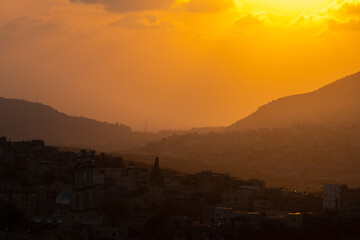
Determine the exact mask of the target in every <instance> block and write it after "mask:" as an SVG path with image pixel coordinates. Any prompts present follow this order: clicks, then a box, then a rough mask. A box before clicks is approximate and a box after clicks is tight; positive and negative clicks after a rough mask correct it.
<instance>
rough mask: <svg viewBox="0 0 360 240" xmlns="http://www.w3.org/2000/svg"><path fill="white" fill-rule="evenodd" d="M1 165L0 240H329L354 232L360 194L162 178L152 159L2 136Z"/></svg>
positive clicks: (219, 177)
mask: <svg viewBox="0 0 360 240" xmlns="http://www.w3.org/2000/svg"><path fill="white" fill-rule="evenodd" d="M0 160H1V162H0V164H1V175H0V176H1V184H0V206H1V208H0V226H1V228H0V239H54V240H55V239H61V240H62V239H86V240H87V239H94V240H96V239H119V240H120V239H179V240H180V239H262V238H263V237H264V236H267V239H285V238H286V237H290V238H292V239H297V237H298V238H299V239H300V238H306V239H319V238H320V237H321V238H323V237H326V238H328V239H337V238H339V237H348V236H352V234H353V235H354V236H356V234H358V233H359V232H358V228H356V227H358V226H359V224H358V221H357V220H358V219H360V208H359V206H360V189H355V188H348V187H347V186H346V185H341V184H325V185H324V186H323V188H322V191H321V192H297V191H296V189H286V188H267V187H266V183H265V182H264V181H262V180H259V179H249V180H241V179H238V178H235V177H232V176H230V174H223V173H222V174H219V173H214V172H211V171H202V172H199V173H197V174H183V173H180V172H176V171H174V170H170V169H163V168H161V165H160V164H161V160H160V159H159V158H158V157H156V158H154V165H153V166H151V165H145V164H141V163H139V164H138V163H134V162H126V161H125V160H123V159H122V158H121V157H118V156H116V157H114V156H109V155H106V154H105V153H100V154H97V153H96V152H95V151H89V150H81V151H79V152H61V151H58V150H57V149H56V148H54V147H49V146H46V145H45V143H44V142H43V141H41V140H31V141H21V142H11V141H8V140H7V139H6V138H5V137H3V138H1V140H0ZM329 227H331V229H328V228H329ZM314 229H317V230H319V231H318V233H317V234H315V235H314V232H313V231H314ZM325 229H326V231H325ZM349 229H350V230H349ZM320 230H321V231H320Z"/></svg>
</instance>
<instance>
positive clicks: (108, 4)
mask: <svg viewBox="0 0 360 240" xmlns="http://www.w3.org/2000/svg"><path fill="white" fill-rule="evenodd" d="M70 2H72V3H86V4H101V5H103V6H104V8H105V9H106V10H108V11H114V12H131V11H149V10H163V9H169V8H170V7H171V6H172V5H173V4H174V3H175V0H70Z"/></svg>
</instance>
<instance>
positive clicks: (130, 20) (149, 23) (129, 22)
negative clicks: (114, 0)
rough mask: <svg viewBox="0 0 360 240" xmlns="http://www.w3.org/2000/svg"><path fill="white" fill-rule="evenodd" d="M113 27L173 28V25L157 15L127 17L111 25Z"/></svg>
mask: <svg viewBox="0 0 360 240" xmlns="http://www.w3.org/2000/svg"><path fill="white" fill-rule="evenodd" d="M111 26H113V27H124V28H137V29H144V28H169V27H172V26H173V25H172V23H171V22H169V21H166V20H159V19H158V17H157V16H155V15H150V14H148V15H144V16H141V15H127V16H125V17H123V18H122V19H120V20H118V21H116V22H113V23H111Z"/></svg>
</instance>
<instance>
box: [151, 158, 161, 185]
mask: <svg viewBox="0 0 360 240" xmlns="http://www.w3.org/2000/svg"><path fill="white" fill-rule="evenodd" d="M150 181H151V183H153V184H157V185H159V184H162V182H163V181H162V177H161V171H160V163H159V157H156V158H155V162H154V167H153V170H152V172H151V176H150Z"/></svg>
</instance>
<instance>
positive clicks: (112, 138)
mask: <svg viewBox="0 0 360 240" xmlns="http://www.w3.org/2000/svg"><path fill="white" fill-rule="evenodd" d="M0 112H1V117H0V135H2V136H7V137H8V138H11V139H13V140H23V139H34V138H37V139H44V140H45V141H46V142H47V143H49V144H59V145H64V146H94V145H103V144H110V143H111V144H116V145H118V146H122V147H127V146H129V145H130V146H132V145H133V144H134V139H133V136H132V135H133V132H132V131H131V128H130V127H128V126H125V125H123V124H120V125H119V124H108V123H103V122H99V121H96V120H92V119H88V118H83V117H73V116H68V115H66V114H64V113H60V112H58V111H57V110H55V109H54V108H52V107H50V106H46V105H43V104H39V103H32V102H28V101H24V100H15V99H6V98H0Z"/></svg>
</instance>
